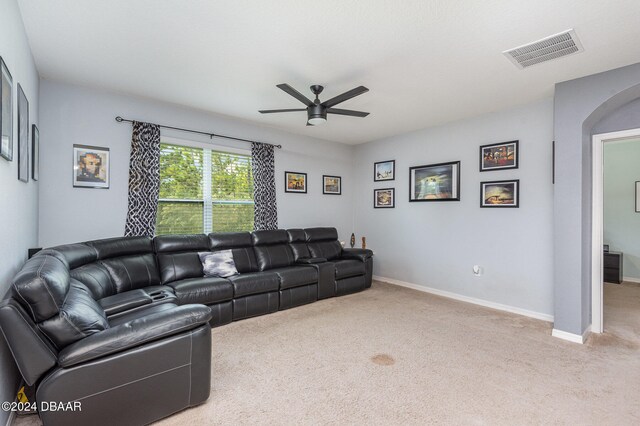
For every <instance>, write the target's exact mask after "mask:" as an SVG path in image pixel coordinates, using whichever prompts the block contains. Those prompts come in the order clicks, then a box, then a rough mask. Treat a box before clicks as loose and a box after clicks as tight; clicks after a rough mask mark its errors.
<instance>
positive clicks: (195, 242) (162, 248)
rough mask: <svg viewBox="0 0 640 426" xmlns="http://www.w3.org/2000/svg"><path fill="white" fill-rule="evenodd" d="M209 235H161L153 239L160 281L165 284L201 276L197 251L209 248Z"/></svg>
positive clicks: (200, 265) (200, 264) (200, 263)
mask: <svg viewBox="0 0 640 426" xmlns="http://www.w3.org/2000/svg"><path fill="white" fill-rule="evenodd" d="M209 244H210V243H209V237H208V236H207V235H204V234H196V235H161V236H157V237H155V238H154V239H153V245H154V248H155V251H156V256H157V260H158V269H159V272H160V282H161V283H162V284H167V283H170V282H172V281H177V280H183V279H186V278H198V277H202V275H203V271H202V262H200V257H199V256H198V253H199V252H205V251H209V250H210V245H209Z"/></svg>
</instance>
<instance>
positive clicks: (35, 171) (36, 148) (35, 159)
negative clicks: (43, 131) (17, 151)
mask: <svg viewBox="0 0 640 426" xmlns="http://www.w3.org/2000/svg"><path fill="white" fill-rule="evenodd" d="M31 177H32V178H33V180H35V181H37V180H38V179H40V131H39V130H38V126H36V125H35V124H32V125H31Z"/></svg>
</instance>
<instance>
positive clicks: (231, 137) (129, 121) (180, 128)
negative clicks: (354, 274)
mask: <svg viewBox="0 0 640 426" xmlns="http://www.w3.org/2000/svg"><path fill="white" fill-rule="evenodd" d="M116 121H117V122H118V123H122V122H123V121H126V122H127V123H133V121H134V120H127V119H126V118H122V117H120V116H117V117H116ZM156 125H157V126H158V127H164V128H165V129H173V130H180V131H181V132H189V133H198V134H200V135H207V136H209V138H210V139H213V138H214V137H216V138H225V139H233V140H234V141H240V142H249V143H263V144H265V145H271V146H273V147H276V148H282V145H275V144H272V143H266V142H257V141H250V140H249V139H242V138H234V137H233V136H225V135H218V134H215V133H208V132H201V131H199V130H191V129H183V128H182V127H173V126H165V125H162V124H156Z"/></svg>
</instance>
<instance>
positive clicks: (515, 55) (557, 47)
mask: <svg viewBox="0 0 640 426" xmlns="http://www.w3.org/2000/svg"><path fill="white" fill-rule="evenodd" d="M583 50H584V48H583V47H582V44H581V43H580V40H578V36H577V35H576V32H575V31H573V30H567V31H564V32H561V33H560V34H554V35H552V36H549V37H546V38H543V39H542V40H538V41H534V42H533V43H529V44H525V45H524V46H519V47H516V48H514V49H509V50H505V51H504V52H502V53H503V54H504V55H505V56H506V57H507V59H509V60H510V61H511V62H513V64H514V65H515V66H517V67H518V68H520V69H524V68H527V67H530V66H532V65H536V64H539V63H542V62H547V61H551V60H553V59H558V58H561V57H563V56H568V55H573V54H574V53H578V52H582V51H583Z"/></svg>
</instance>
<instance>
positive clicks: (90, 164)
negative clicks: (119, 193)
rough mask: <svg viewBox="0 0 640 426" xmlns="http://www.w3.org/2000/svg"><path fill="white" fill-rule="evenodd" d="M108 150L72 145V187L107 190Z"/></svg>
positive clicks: (108, 177)
mask: <svg viewBox="0 0 640 426" xmlns="http://www.w3.org/2000/svg"><path fill="white" fill-rule="evenodd" d="M110 160H111V158H110V151H109V148H106V147H99V146H90V145H75V144H74V145H73V187H74V188H99V189H109V180H110V176H109V166H110V164H109V163H110Z"/></svg>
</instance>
